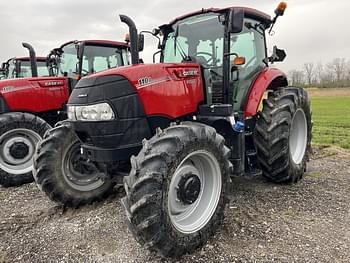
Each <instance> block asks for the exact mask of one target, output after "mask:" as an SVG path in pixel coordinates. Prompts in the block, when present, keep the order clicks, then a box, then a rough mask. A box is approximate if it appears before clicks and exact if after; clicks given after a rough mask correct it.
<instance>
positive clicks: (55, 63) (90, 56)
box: [0, 40, 128, 186]
mask: <svg viewBox="0 0 350 263" xmlns="http://www.w3.org/2000/svg"><path fill="white" fill-rule="evenodd" d="M26 46H27V47H28V45H26ZM29 49H30V51H31V52H30V54H31V56H30V57H31V59H30V68H31V72H32V77H29V78H18V79H6V80H2V81H1V82H0V184H2V185H4V186H14V185H20V184H23V183H26V182H31V181H33V177H32V168H33V162H32V156H33V153H34V149H35V146H36V144H37V142H38V141H40V140H41V138H42V137H43V135H44V133H45V132H46V131H47V130H49V129H50V128H51V126H53V125H54V124H55V123H57V122H58V121H60V120H64V119H66V109H65V107H66V106H65V105H66V103H67V101H68V98H69V94H70V93H71V91H72V89H73V88H74V86H75V84H76V82H77V80H78V79H80V77H81V76H86V75H88V74H92V73H95V72H99V71H102V70H105V69H110V68H114V67H119V66H122V65H126V64H128V44H126V43H121V42H115V41H107V40H84V41H70V42H68V43H66V44H64V45H62V46H61V47H59V48H56V49H54V50H52V51H51V53H50V54H49V56H48V58H47V62H48V67H49V71H47V75H50V77H38V71H39V72H40V70H38V66H37V64H38V62H37V58H36V57H35V52H34V50H33V49H32V48H31V47H29ZM40 63H41V62H40V60H39V65H40ZM12 64H13V63H10V64H9V66H8V72H9V74H10V75H11V76H15V75H16V74H17V75H18V74H19V75H21V74H22V73H23V70H22V68H21V71H19V70H18V69H19V68H18V66H17V69H16V65H18V64H13V65H12ZM21 72H22V73H21ZM22 75H23V74H22Z"/></svg>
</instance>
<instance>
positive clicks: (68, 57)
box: [48, 40, 129, 87]
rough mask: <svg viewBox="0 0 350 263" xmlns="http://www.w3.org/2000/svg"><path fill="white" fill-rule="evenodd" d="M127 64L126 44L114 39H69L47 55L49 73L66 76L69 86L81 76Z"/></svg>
mask: <svg viewBox="0 0 350 263" xmlns="http://www.w3.org/2000/svg"><path fill="white" fill-rule="evenodd" d="M128 64H129V56H128V45H127V44H126V43H121V42H115V41H103V40H85V41H71V42H68V43H65V44H63V45H62V46H61V47H59V48H56V49H53V50H52V51H51V52H50V54H49V56H48V65H49V69H50V72H51V74H53V75H55V76H59V77H68V79H69V82H70V86H71V87H74V86H75V84H76V82H77V81H78V80H79V79H80V78H81V77H84V76H87V75H89V74H93V73H96V72H99V71H102V70H106V69H111V68H116V67H119V66H124V65H128Z"/></svg>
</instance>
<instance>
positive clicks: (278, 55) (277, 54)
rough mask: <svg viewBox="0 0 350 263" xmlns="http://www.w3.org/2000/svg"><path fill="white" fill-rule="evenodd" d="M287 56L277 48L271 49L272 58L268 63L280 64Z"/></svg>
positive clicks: (282, 50)
mask: <svg viewBox="0 0 350 263" xmlns="http://www.w3.org/2000/svg"><path fill="white" fill-rule="evenodd" d="M286 56H287V54H286V52H285V51H284V49H279V48H277V46H274V47H273V53H272V56H271V57H269V58H268V59H269V62H271V63H274V62H282V61H283V60H284V59H285V58H286Z"/></svg>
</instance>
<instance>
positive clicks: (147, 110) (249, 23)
mask: <svg viewBox="0 0 350 263" xmlns="http://www.w3.org/2000/svg"><path fill="white" fill-rule="evenodd" d="M285 8H286V4H285V3H281V4H280V5H279V6H278V8H277V9H276V10H275V13H276V16H275V17H274V18H273V19H272V18H271V17H270V16H269V15H267V14H265V13H263V12H260V11H257V10H255V9H251V8H244V7H243V8H242V7H229V8H210V9H202V10H200V11H198V12H193V13H190V14H187V15H184V16H182V17H179V18H176V19H175V20H173V21H172V22H170V23H169V24H165V25H162V26H160V27H159V29H155V30H154V31H153V34H154V35H155V36H158V35H161V36H163V41H161V43H160V44H159V47H160V51H159V53H160V63H157V64H139V54H138V49H139V47H142V46H143V44H142V39H143V37H140V35H138V34H137V29H136V27H135V24H134V23H133V21H132V20H131V19H130V18H128V17H126V16H121V20H122V21H123V22H125V23H127V24H128V26H129V30H130V40H131V56H132V64H133V65H132V66H128V67H122V68H117V69H112V70H108V71H103V72H100V73H98V74H94V75H90V76H88V77H85V78H82V79H81V80H80V81H79V82H78V84H77V86H76V88H75V89H74V91H73V92H72V94H71V96H70V99H69V102H68V116H69V120H70V125H71V126H70V125H62V126H59V127H56V128H55V129H53V130H51V131H50V132H49V133H48V134H47V136H46V138H45V139H44V140H43V141H42V142H41V143H40V144H39V145H38V148H37V153H36V155H35V175H36V181H37V183H38V184H39V186H40V187H41V189H42V190H44V191H45V192H46V193H47V194H48V195H49V196H50V198H51V199H53V200H55V201H58V202H61V203H63V204H65V205H69V206H78V205H81V204H84V203H89V202H92V201H94V200H98V199H99V198H102V197H103V196H105V195H106V194H107V193H108V189H110V188H111V187H112V185H113V182H115V181H118V180H119V179H120V178H122V177H123V176H124V175H127V176H125V177H124V186H125V190H126V197H125V198H123V200H122V203H123V205H124V207H125V211H126V214H127V218H128V222H129V228H130V230H131V231H132V233H133V234H134V236H135V238H136V239H137V240H138V242H140V243H141V244H143V245H145V246H146V247H147V248H149V249H151V250H153V251H158V252H159V253H160V254H161V255H163V256H169V257H179V256H181V255H182V254H184V253H190V252H192V251H193V250H194V249H196V248H197V247H199V246H202V245H203V244H204V243H205V242H206V241H207V240H208V238H210V237H211V236H212V235H213V234H214V233H215V231H216V230H217V229H218V227H219V226H220V225H221V223H222V221H223V215H224V208H225V204H226V203H227V201H228V195H229V192H230V190H231V183H232V180H231V178H232V177H234V176H257V175H261V174H262V175H263V176H265V177H266V178H268V179H270V180H271V181H273V182H276V183H285V182H290V183H294V182H297V181H299V180H300V179H301V178H302V176H303V174H304V171H305V169H306V162H307V161H308V154H309V150H310V142H311V126H312V125H311V113H310V104H309V99H308V95H307V93H306V91H304V90H303V89H302V88H297V87H289V86H288V81H287V77H286V75H285V74H284V73H283V72H282V71H280V70H278V69H276V68H271V67H270V64H271V63H274V62H277V61H282V60H283V59H284V57H285V52H284V51H283V50H280V49H278V48H274V52H273V54H272V56H268V55H267V47H266V41H265V38H266V31H267V30H269V29H270V30H271V28H272V27H273V25H274V23H275V22H276V19H277V17H278V16H281V15H283V13H284V10H285ZM261 102H262V106H261V109H260V108H259V106H260V105H261ZM71 127H72V128H71ZM71 129H73V130H74V132H75V134H74V133H73V132H72V130H71ZM77 137H78V138H79V141H80V142H81V149H80V148H79V149H76V151H82V153H83V154H84V155H85V158H86V159H85V161H84V163H81V162H79V161H78V162H77V161H76V160H74V159H72V158H71V157H70V154H67V153H69V152H73V149H72V147H77V146H76V145H77V144H76V142H77V141H78V140H77ZM79 145H80V143H79ZM135 156H136V157H135ZM71 165H73V166H79V165H82V166H84V167H86V171H85V173H79V174H70V173H68V171H67V172H66V171H65V169H66V168H69V167H70V166H71ZM89 167H94V169H95V168H97V169H98V170H94V171H93V170H89ZM84 174H85V175H84Z"/></svg>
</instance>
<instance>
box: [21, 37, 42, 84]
mask: <svg viewBox="0 0 350 263" xmlns="http://www.w3.org/2000/svg"><path fill="white" fill-rule="evenodd" d="M22 46H23V47H24V48H26V49H28V51H29V57H30V67H31V70H32V77H37V76H38V67H37V64H36V55H35V51H34V48H33V47H32V45H30V44H28V43H22Z"/></svg>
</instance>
